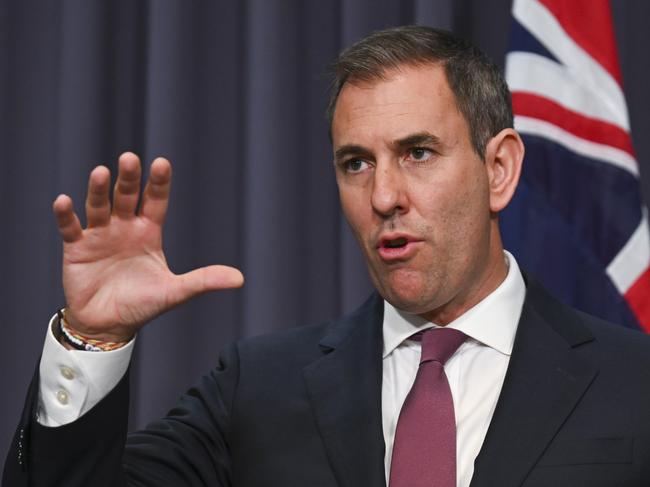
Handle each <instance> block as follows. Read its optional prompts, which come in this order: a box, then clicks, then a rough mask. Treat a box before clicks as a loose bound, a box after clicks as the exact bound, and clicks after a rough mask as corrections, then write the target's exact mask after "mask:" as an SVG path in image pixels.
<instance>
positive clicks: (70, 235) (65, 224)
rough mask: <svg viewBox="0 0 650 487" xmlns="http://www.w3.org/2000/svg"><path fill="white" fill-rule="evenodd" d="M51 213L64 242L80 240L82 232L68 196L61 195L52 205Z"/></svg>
mask: <svg viewBox="0 0 650 487" xmlns="http://www.w3.org/2000/svg"><path fill="white" fill-rule="evenodd" d="M52 211H54V216H55V217H56V224H57V227H58V228H59V233H60V234H61V238H63V241H64V242H67V243H70V242H75V241H77V240H79V239H80V238H81V235H82V232H83V230H82V229H81V223H80V222H79V218H78V217H77V215H76V213H75V212H74V208H73V206H72V200H71V199H70V197H69V196H67V195H64V194H61V195H59V196H58V197H57V198H56V199H55V200H54V203H53V204H52Z"/></svg>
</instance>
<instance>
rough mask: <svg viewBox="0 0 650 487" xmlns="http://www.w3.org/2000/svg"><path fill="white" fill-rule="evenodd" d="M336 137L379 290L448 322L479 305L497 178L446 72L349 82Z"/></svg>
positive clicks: (347, 198)
mask: <svg viewBox="0 0 650 487" xmlns="http://www.w3.org/2000/svg"><path fill="white" fill-rule="evenodd" d="M332 137H333V147H334V154H335V164H336V178H337V183H338V187H339V194H340V198H341V204H342V207H343V212H344V213H345V216H346V218H347V220H348V222H349V223H350V226H351V227H352V230H353V232H354V234H355V236H356V238H357V240H358V241H359V244H360V245H361V248H362V249H363V252H364V254H365V257H366V261H367V264H368V268H369V270H370V275H371V278H372V280H373V282H374V285H375V287H376V288H377V290H378V291H379V293H380V294H381V295H382V296H383V297H384V298H385V299H387V300H388V301H389V302H390V303H391V304H393V305H394V306H396V307H397V308H400V309H403V310H405V311H408V312H411V313H417V314H420V315H423V316H425V317H426V318H428V319H430V320H432V321H436V322H438V323H441V324H443V323H445V322H449V321H451V320H452V319H454V318H455V317H457V316H458V315H460V314H462V313H463V312H464V311H465V310H466V309H467V308H468V307H471V306H473V305H474V304H475V301H476V299H475V298H476V296H477V294H480V293H481V288H482V286H483V287H484V285H485V281H486V279H487V278H486V276H487V275H488V274H489V272H490V270H489V268H490V265H489V260H490V238H491V237H490V232H491V221H492V219H493V215H491V213H490V203H489V198H490V194H489V188H488V175H487V171H486V166H485V164H484V163H483V160H482V159H481V157H479V156H478V155H477V154H476V152H475V151H474V150H473V148H472V145H471V142H470V137H469V129H468V125H467V122H466V121H465V119H464V118H463V116H462V115H461V113H460V112H459V110H458V108H457V106H456V101H455V97H454V95H453V93H452V91H451V89H450V88H449V85H448V83H447V79H446V76H445V74H444V70H443V68H442V67H440V66H438V65H433V64H432V65H425V66H418V67H410V66H404V67H402V68H400V69H399V70H394V71H390V72H388V73H387V76H386V79H385V80H377V81H373V82H359V83H346V84H345V85H344V86H343V89H342V90H341V93H340V96H339V99H338V102H337V105H336V111H335V113H334V119H333V122H332ZM492 254H494V253H492ZM500 258H501V259H503V256H502V255H501V257H500Z"/></svg>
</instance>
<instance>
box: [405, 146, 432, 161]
mask: <svg viewBox="0 0 650 487" xmlns="http://www.w3.org/2000/svg"><path fill="white" fill-rule="evenodd" d="M431 156H433V151H432V150H431V149H425V148H424V147H416V148H414V149H411V150H409V157H410V158H411V159H413V160H414V161H418V162H423V161H427V160H429V159H430V158H431Z"/></svg>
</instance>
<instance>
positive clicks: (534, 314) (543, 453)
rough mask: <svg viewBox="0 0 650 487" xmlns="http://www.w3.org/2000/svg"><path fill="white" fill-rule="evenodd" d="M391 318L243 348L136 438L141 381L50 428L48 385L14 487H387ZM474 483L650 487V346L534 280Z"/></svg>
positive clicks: (361, 316)
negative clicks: (131, 394) (131, 428)
mask: <svg viewBox="0 0 650 487" xmlns="http://www.w3.org/2000/svg"><path fill="white" fill-rule="evenodd" d="M382 312H383V306H382V301H381V299H380V298H379V296H377V295H374V296H372V297H371V298H370V299H369V300H368V301H367V302H366V303H365V304H364V305H363V306H362V307H361V308H359V309H358V310H357V311H356V312H354V313H352V314H351V315H349V316H346V317H344V318H342V319H339V320H336V321H333V322H330V323H326V324H323V325H319V326H308V327H303V328H297V329H293V330H290V331H287V332H282V333H276V334H273V335H269V336H263V337H256V338H252V339H247V340H244V341H242V342H239V343H237V344H234V345H232V346H230V347H229V348H227V349H226V350H225V351H224V352H223V353H222V355H221V357H220V359H219V363H218V366H217V367H216V368H215V369H214V370H212V371H211V372H210V373H209V374H208V375H206V376H205V377H203V378H202V380H201V382H200V383H199V384H198V385H197V386H196V387H194V388H192V389H190V390H189V391H188V392H187V393H186V394H185V395H184V396H183V397H182V398H181V400H180V401H179V403H178V404H177V405H176V407H175V408H174V409H172V410H171V411H170V412H169V414H168V415H167V416H166V417H165V418H163V419H161V420H159V421H156V422H154V423H152V424H150V425H149V426H148V427H147V428H146V429H145V430H144V431H141V432H136V433H132V434H129V435H128V437H127V433H126V425H127V416H128V414H127V412H128V378H125V379H124V380H123V381H122V382H120V384H119V385H118V386H117V387H116V388H115V389H114V390H113V391H112V392H111V393H110V394H109V395H108V396H107V397H106V398H105V399H104V400H102V401H101V402H100V403H99V404H98V405H97V406H96V407H95V408H93V410H91V411H90V412H89V413H87V414H86V415H84V416H83V417H82V418H80V419H79V420H77V421H75V422H74V423H71V424H69V425H66V426H62V427H59V428H46V427H43V426H41V425H39V424H38V423H37V422H36V421H35V419H34V408H35V404H36V401H35V398H36V394H37V380H38V378H37V377H35V380H34V382H33V383H32V386H31V388H30V392H29V395H28V399H27V404H26V407H25V412H24V414H23V417H22V420H21V423H20V425H19V427H18V431H17V433H16V437H15V438H14V441H13V444H12V448H11V451H10V453H9V457H8V459H7V462H6V465H5V471H4V477H3V485H4V486H7V487H9V486H11V487H20V486H28V485H29V486H43V487H44V486H93V487H104V486H106V487H108V486H111V487H116V486H124V485H129V486H131V485H133V486H136V485H137V486H152V487H153V486H156V487H160V486H226V485H232V486H235V487H252V486H256V487H261V486H282V487H292V486H295V487H298V486H300V487H334V486H338V487H361V486H377V487H383V486H385V479H384V441H383V434H382V419H381V382H382V330H381V323H382ZM432 441H435V438H432ZM125 445H126V446H125ZM471 485H472V487H514V486H526V487H533V486H549V487H562V486H571V487H576V486H590V487H598V486H607V487H611V486H616V487H626V486H644V487H647V486H649V485H650V337H648V336H646V335H643V334H641V333H638V332H635V331H630V330H626V329H623V328H621V327H616V326H612V325H609V324H607V323H604V322H602V321H600V320H597V319H595V318H593V317H590V316H587V315H585V314H582V313H579V312H577V311H575V310H573V309H571V308H568V307H566V306H563V305H562V304H560V303H559V302H557V301H556V300H555V299H553V298H552V297H551V296H549V295H548V294H547V293H546V292H545V291H544V290H543V289H542V288H541V287H540V286H539V285H538V284H536V283H535V282H534V281H532V280H530V279H528V283H527V295H526V300H525V303H524V307H523V311H522V316H521V319H520V323H519V327H518V330H517V334H516V338H515V344H514V348H513V353H512V356H511V360H510V364H509V367H508V371H507V373H506V378H505V381H504V384H503V389H502V392H501V395H500V397H499V401H498V403H497V407H496V410H495V412H494V416H493V419H492V422H491V424H490V427H489V430H488V433H487V436H486V438H485V442H484V444H483V446H482V448H481V451H480V453H479V455H478V457H477V459H476V461H475V471H474V477H473V480H472V484H471Z"/></svg>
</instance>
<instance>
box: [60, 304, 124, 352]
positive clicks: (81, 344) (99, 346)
mask: <svg viewBox="0 0 650 487" xmlns="http://www.w3.org/2000/svg"><path fill="white" fill-rule="evenodd" d="M56 314H57V316H58V317H59V331H60V333H61V338H62V339H63V341H64V342H66V343H67V344H68V345H70V346H72V347H73V348H75V349H76V350H83V351H86V352H110V351H111V350H117V349H118V348H122V347H123V346H124V345H126V344H127V343H128V342H105V341H103V340H96V339H94V338H88V337H87V336H84V335H82V334H81V333H79V332H77V331H73V330H72V329H71V328H70V325H69V324H68V322H67V321H66V320H65V310H63V311H62V310H59V311H57V313H56Z"/></svg>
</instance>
